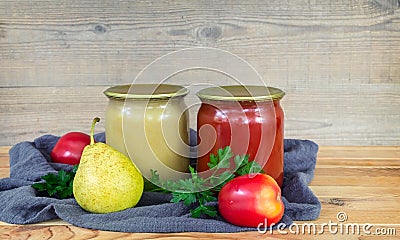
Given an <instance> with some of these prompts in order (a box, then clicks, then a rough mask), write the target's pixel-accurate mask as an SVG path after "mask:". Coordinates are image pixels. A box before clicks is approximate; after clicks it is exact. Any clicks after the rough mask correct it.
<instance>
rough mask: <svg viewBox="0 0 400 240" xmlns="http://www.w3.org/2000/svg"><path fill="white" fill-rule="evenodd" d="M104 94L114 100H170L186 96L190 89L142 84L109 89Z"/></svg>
mask: <svg viewBox="0 0 400 240" xmlns="http://www.w3.org/2000/svg"><path fill="white" fill-rule="evenodd" d="M103 93H104V95H106V96H107V97H108V98H112V99H169V98H175V97H183V96H186V95H187V94H188V93H189V89H187V88H185V87H184V86H180V85H174V84H152V83H147V84H146V83H144V84H141V83H140V84H130V85H117V86H113V87H109V88H107V89H106V90H105V91H104V92H103Z"/></svg>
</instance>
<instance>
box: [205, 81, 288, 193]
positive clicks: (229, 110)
mask: <svg viewBox="0 0 400 240" xmlns="http://www.w3.org/2000/svg"><path fill="white" fill-rule="evenodd" d="M284 95H285V93H284V92H283V91H282V90H280V89H278V88H273V87H265V86H240V85H233V86H221V87H210V88H206V89H203V90H200V91H199V92H198V93H197V96H198V97H199V98H200V99H201V101H202V104H201V106H200V109H199V111H198V115H197V134H198V162H197V170H198V171H199V172H203V171H206V170H208V169H209V167H208V166H207V163H209V159H210V154H211V153H213V154H215V155H216V154H217V150H218V149H220V148H224V147H226V146H230V147H231V150H232V152H233V154H235V155H244V154H247V155H248V156H249V160H250V161H253V160H254V161H257V162H258V163H259V164H260V165H261V166H262V167H263V170H264V171H265V173H267V174H269V175H271V176H272V177H273V178H274V179H275V180H276V181H277V183H278V184H279V186H282V183H283V133H284V132H283V131H284V130H283V123H284V113H283V110H282V108H281V105H280V100H281V99H282V98H283V96H284ZM231 161H232V164H231V166H234V164H233V160H231ZM231 170H232V171H234V169H231Z"/></svg>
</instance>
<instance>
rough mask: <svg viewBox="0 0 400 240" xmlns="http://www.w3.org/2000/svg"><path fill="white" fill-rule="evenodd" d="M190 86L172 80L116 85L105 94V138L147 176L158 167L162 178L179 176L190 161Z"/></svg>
mask: <svg viewBox="0 0 400 240" xmlns="http://www.w3.org/2000/svg"><path fill="white" fill-rule="evenodd" d="M187 93H188V90H187V89H186V88H184V87H182V86H178V85H170V84H134V85H122V86H115V87H111V88H109V89H107V90H106V91H105V92H104V94H105V95H106V96H107V97H108V98H109V104H108V106H107V110H106V142H107V144H108V145H110V146H112V147H114V148H116V149H117V150H119V151H120V152H122V153H124V154H126V155H128V156H129V157H131V159H132V161H133V162H134V163H135V164H136V166H137V167H138V168H139V169H140V170H141V172H142V174H143V175H144V176H145V177H147V178H148V177H151V170H157V172H158V173H159V174H160V177H161V178H162V179H177V178H180V177H179V176H178V175H179V174H176V172H175V171H178V172H187V170H188V165H189V160H188V156H189V147H188V145H187V144H188V130H189V127H188V122H187V119H188V116H187V111H186V106H185V103H184V101H183V97H184V96H185V95H187Z"/></svg>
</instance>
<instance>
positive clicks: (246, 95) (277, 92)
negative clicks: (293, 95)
mask: <svg viewBox="0 0 400 240" xmlns="http://www.w3.org/2000/svg"><path fill="white" fill-rule="evenodd" d="M196 95H197V96H198V97H199V98H200V99H202V100H217V101H271V100H281V99H282V98H283V96H285V92H284V91H282V90H281V89H279V88H275V87H268V86H259V85H226V86H218V87H209V88H205V89H202V90H200V91H199V92H197V94H196Z"/></svg>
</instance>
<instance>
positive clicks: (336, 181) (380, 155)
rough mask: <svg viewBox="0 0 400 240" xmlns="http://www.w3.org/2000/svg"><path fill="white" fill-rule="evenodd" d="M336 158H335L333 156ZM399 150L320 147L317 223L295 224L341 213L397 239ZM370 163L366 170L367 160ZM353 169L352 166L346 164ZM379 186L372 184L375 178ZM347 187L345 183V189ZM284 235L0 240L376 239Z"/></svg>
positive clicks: (51, 227) (47, 226) (65, 235)
mask: <svg viewBox="0 0 400 240" xmlns="http://www.w3.org/2000/svg"><path fill="white" fill-rule="evenodd" d="M8 150H9V147H0V178H4V177H7V176H8V170H9V169H8V167H9V165H8V155H6V154H4V153H7V152H8ZM333 153H335V154H333ZM399 153H400V147H321V148H320V151H319V153H318V159H317V166H316V171H315V177H314V179H313V181H312V182H311V184H310V187H311V189H312V190H313V192H314V193H315V194H316V195H317V196H318V198H319V199H320V201H321V204H322V211H321V215H320V217H319V218H318V219H317V220H315V221H305V222H302V221H297V222H296V224H298V225H299V226H301V224H310V223H312V224H315V226H316V228H317V229H318V230H319V229H321V227H322V226H323V224H324V223H329V221H332V222H333V223H338V221H337V218H336V217H337V214H338V213H339V212H345V213H346V214H347V216H348V219H347V221H345V222H344V223H348V224H355V223H358V224H366V223H368V224H371V225H373V227H372V228H371V229H370V230H371V232H372V233H375V232H374V231H375V230H376V229H377V228H384V229H386V230H388V229H389V228H390V229H394V230H392V231H395V232H394V234H391V235H386V236H384V239H397V238H398V236H399V234H400V225H399V223H400V201H399V200H400V192H399V188H398V182H399V179H398V178H399V177H398V175H399V170H400V165H399V162H400V155H399ZM366 159H367V160H368V163H367V164H366V162H365V160H366ZM348 163H351V164H348ZM380 176H381V177H382V179H381V180H382V181H376V180H377V179H378V178H379V177H380ZM346 182H347V183H346ZM324 229H325V231H324V234H312V233H311V234H309V233H307V232H305V233H304V234H302V233H300V234H294V233H290V231H289V230H288V229H286V230H285V231H287V233H288V234H283V233H280V232H278V231H274V232H273V233H272V234H271V233H265V234H260V233H258V232H243V233H230V234H224V233H219V234H215V233H197V232H196V233H191V232H189V233H170V234H157V233H121V232H108V231H98V230H91V229H83V228H79V227H76V226H72V225H70V224H68V223H66V222H64V221H61V220H53V221H48V222H41V223H38V224H31V225H12V224H7V223H4V222H0V239H58V240H62V239H260V238H271V239H304V238H307V239H339V238H340V239H343V238H344V239H370V238H372V239H375V237H376V234H365V233H361V234H359V235H358V234H351V233H350V234H345V232H344V234H340V232H338V233H336V234H335V233H330V232H329V229H328V228H327V227H325V228H324Z"/></svg>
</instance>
